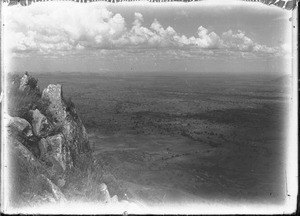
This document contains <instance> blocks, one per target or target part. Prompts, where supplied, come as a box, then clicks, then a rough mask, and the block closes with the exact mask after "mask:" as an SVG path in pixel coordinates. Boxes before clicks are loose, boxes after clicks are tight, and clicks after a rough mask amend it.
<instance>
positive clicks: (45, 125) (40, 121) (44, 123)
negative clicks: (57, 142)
mask: <svg viewBox="0 0 300 216" xmlns="http://www.w3.org/2000/svg"><path fill="white" fill-rule="evenodd" d="M30 112H31V117H32V122H31V125H32V129H33V133H34V135H36V136H37V137H42V136H44V135H46V134H47V133H48V131H49V128H50V124H49V122H48V120H47V118H46V117H45V116H44V115H43V114H42V113H41V112H40V111H39V110H38V109H35V110H31V111H30Z"/></svg>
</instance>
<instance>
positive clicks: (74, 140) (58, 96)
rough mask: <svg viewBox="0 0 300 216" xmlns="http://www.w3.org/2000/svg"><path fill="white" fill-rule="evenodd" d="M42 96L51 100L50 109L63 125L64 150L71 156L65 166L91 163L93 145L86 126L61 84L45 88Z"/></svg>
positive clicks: (83, 166)
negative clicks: (65, 94) (67, 101)
mask: <svg viewBox="0 0 300 216" xmlns="http://www.w3.org/2000/svg"><path fill="white" fill-rule="evenodd" d="M42 97H43V98H45V99H48V100H49V101H50V105H49V111H50V112H51V114H52V116H53V118H54V119H55V121H56V122H57V124H61V125H62V130H61V131H62V135H63V137H64V146H65V147H64V148H63V149H64V150H65V152H66V154H68V155H70V156H71V160H68V159H67V158H68V155H66V156H65V157H64V158H66V164H65V166H66V167H67V168H72V166H73V165H75V166H78V167H80V168H82V169H84V168H87V167H86V165H87V164H90V159H91V147H90V145H89V141H88V137H87V133H86V130H85V127H84V126H83V124H82V121H81V120H80V118H78V115H77V113H76V110H75V109H74V108H73V107H68V106H67V105H66V103H65V101H64V99H63V95H62V87H61V85H49V86H48V87H47V88H46V89H44V91H43V94H42Z"/></svg>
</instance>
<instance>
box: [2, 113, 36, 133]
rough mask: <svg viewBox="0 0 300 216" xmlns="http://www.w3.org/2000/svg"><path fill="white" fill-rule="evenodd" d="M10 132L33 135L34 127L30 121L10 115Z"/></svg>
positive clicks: (8, 125) (8, 123)
mask: <svg viewBox="0 0 300 216" xmlns="http://www.w3.org/2000/svg"><path fill="white" fill-rule="evenodd" d="M7 127H8V130H9V131H8V132H9V133H11V134H12V135H13V134H14V135H17V136H25V137H28V138H29V137H31V136H32V135H33V133H32V127H31V125H30V123H29V122H28V121H26V120H25V119H23V118H19V117H10V116H9V117H8V121H7Z"/></svg>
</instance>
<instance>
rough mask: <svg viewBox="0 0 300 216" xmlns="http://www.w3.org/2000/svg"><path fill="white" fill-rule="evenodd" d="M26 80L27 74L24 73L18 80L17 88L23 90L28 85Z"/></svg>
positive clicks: (27, 78) (27, 79)
mask: <svg viewBox="0 0 300 216" xmlns="http://www.w3.org/2000/svg"><path fill="white" fill-rule="evenodd" d="M28 81H29V75H28V74H27V73H25V74H24V75H23V76H22V78H21V80H20V86H19V90H21V91H24V90H25V89H26V88H27V87H28Z"/></svg>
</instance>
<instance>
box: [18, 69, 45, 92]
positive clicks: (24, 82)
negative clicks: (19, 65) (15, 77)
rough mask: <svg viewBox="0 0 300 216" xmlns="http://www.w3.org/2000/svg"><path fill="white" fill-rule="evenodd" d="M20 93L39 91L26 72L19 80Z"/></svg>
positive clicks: (34, 80)
mask: <svg viewBox="0 0 300 216" xmlns="http://www.w3.org/2000/svg"><path fill="white" fill-rule="evenodd" d="M19 90H20V91H25V90H30V91H36V93H37V92H39V91H40V89H39V87H38V85H37V80H36V79H35V78H34V77H32V76H30V75H29V74H28V73H27V72H26V73H25V74H24V75H23V77H22V78H21V79H20V86H19Z"/></svg>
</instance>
